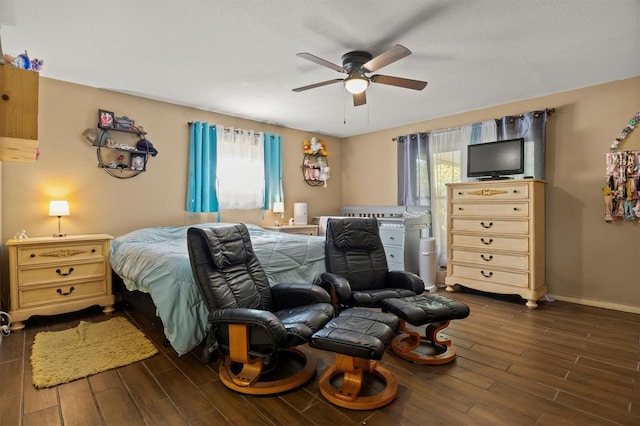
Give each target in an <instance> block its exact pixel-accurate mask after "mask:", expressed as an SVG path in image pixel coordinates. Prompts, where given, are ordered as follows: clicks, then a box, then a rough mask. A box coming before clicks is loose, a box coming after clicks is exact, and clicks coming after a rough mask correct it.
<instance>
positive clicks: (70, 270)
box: [56, 268, 73, 288]
mask: <svg viewBox="0 0 640 426" xmlns="http://www.w3.org/2000/svg"><path fill="white" fill-rule="evenodd" d="M72 272H73V268H69V272H66V273H65V272H62V271H61V270H60V269H56V274H58V275H60V276H61V277H66V276H67V275H71V273H72ZM72 288H73V287H72Z"/></svg>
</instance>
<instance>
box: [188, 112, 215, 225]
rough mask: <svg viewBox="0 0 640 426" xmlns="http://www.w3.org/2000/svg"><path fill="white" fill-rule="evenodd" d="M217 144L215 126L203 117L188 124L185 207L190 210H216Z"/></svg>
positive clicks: (195, 211)
mask: <svg viewBox="0 0 640 426" xmlns="http://www.w3.org/2000/svg"><path fill="white" fill-rule="evenodd" d="M216 147H217V144H216V128H215V126H210V125H209V123H207V122H202V121H196V122H194V123H192V124H191V132H190V136H189V178H188V182H187V211H188V212H190V213H213V212H216V213H219V207H218V195H217V193H216V185H215V182H216ZM219 218H220V215H219V214H218V220H219Z"/></svg>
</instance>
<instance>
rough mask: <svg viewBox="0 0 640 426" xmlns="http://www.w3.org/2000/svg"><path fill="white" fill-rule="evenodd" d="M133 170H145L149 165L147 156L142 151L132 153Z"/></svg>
mask: <svg viewBox="0 0 640 426" xmlns="http://www.w3.org/2000/svg"><path fill="white" fill-rule="evenodd" d="M130 167H131V170H135V171H138V172H143V171H145V169H146V167H147V156H146V155H145V154H140V153H135V152H134V153H131V163H130Z"/></svg>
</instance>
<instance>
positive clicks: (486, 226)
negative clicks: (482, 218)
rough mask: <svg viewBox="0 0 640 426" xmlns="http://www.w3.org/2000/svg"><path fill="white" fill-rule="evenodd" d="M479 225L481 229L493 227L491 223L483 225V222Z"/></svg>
mask: <svg viewBox="0 0 640 426" xmlns="http://www.w3.org/2000/svg"><path fill="white" fill-rule="evenodd" d="M480 225H482V227H483V228H486V229H489V228H491V227H492V226H493V222H489V224H488V225H487V224H485V223H484V222H480Z"/></svg>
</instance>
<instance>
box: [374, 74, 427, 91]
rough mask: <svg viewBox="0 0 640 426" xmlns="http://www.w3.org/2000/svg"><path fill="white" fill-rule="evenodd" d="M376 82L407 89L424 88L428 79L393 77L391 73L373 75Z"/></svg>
mask: <svg viewBox="0 0 640 426" xmlns="http://www.w3.org/2000/svg"><path fill="white" fill-rule="evenodd" d="M370 80H371V81H372V82H374V83H380V84H387V85H389V86H397V87H404V88H405V89H413V90H422V89H424V88H425V87H427V82H426V81H420V80H411V79H409V78H400V77H392V76H390V75H379V74H376V75H372V76H371V79H370Z"/></svg>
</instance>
